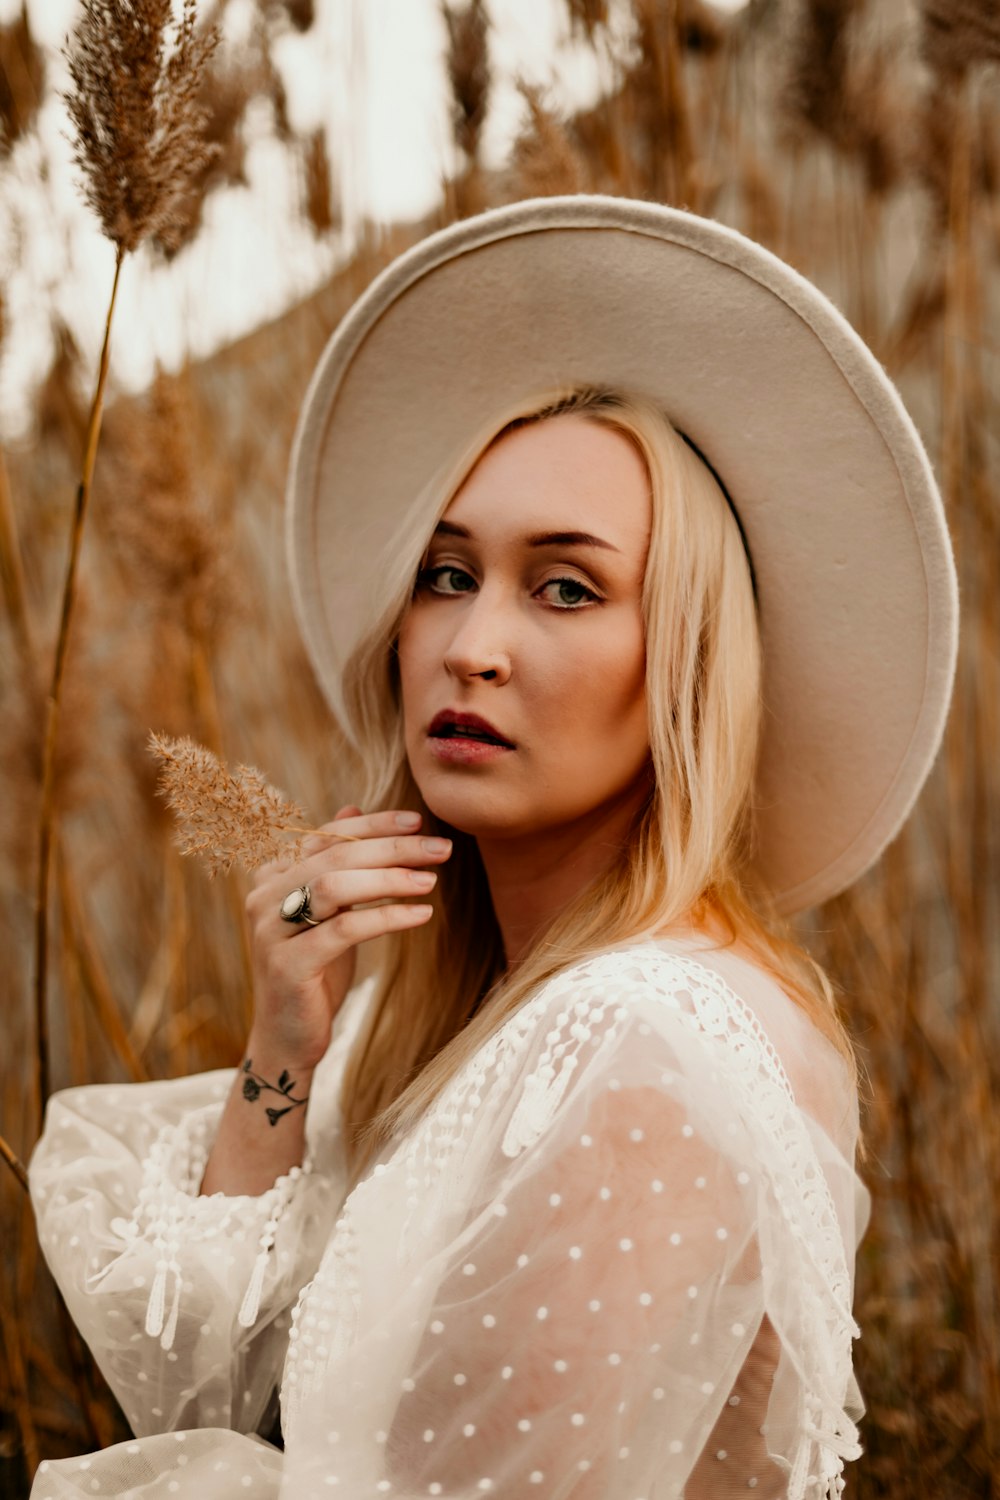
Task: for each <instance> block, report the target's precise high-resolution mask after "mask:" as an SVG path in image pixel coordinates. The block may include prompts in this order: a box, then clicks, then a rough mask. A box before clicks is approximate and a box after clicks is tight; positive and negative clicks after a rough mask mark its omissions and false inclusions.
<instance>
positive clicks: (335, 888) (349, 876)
mask: <svg viewBox="0 0 1000 1500" xmlns="http://www.w3.org/2000/svg"><path fill="white" fill-rule="evenodd" d="M436 883H437V875H436V873H435V872H434V871H433V870H414V869H404V868H400V867H398V866H396V867H394V868H389V869H383V868H381V867H377V868H375V869H360V870H333V871H327V872H326V873H324V874H322V875H320V876H318V877H317V878H316V879H315V880H311V881H310V882H309V914H310V916H312V917H313V918H315V919H316V920H317V921H320V922H325V921H328V920H329V919H330V918H331V917H333V916H335V915H336V914H337V912H339V911H341V910H343V909H344V908H346V907H350V906H359V905H361V904H362V903H364V902H368V901H389V900H393V899H395V900H397V901H398V900H400V899H401V898H403V899H405V898H406V897H408V896H422V897H424V899H425V900H426V898H427V896H428V895H429V894H430V892H431V891H432V890H433V889H434V886H435V885H436ZM280 912H281V908H280V904H279V905H278V906H277V907H276V908H275V911H274V916H273V927H274V931H275V933H276V934H277V933H278V930H279V928H283V929H284V931H283V932H282V933H281V935H282V936H283V937H293V936H294V935H295V933H296V932H298V931H300V930H301V929H300V927H299V926H298V924H293V923H290V922H286V921H284V920H283V919H282V917H281V914H280ZM307 925H308V924H307Z"/></svg>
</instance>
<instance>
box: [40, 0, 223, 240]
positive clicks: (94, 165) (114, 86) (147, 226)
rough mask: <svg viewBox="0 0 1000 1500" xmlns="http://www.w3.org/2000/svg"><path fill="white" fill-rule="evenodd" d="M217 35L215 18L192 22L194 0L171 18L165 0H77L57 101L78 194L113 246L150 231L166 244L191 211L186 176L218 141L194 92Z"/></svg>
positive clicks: (198, 170)
mask: <svg viewBox="0 0 1000 1500" xmlns="http://www.w3.org/2000/svg"><path fill="white" fill-rule="evenodd" d="M168 28H171V29H172V30H173V31H174V32H175V34H174V36H173V40H172V45H171V46H170V47H169V48H168V44H167V31H168ZM218 41H219V33H218V30H217V29H216V28H215V27H214V26H213V27H210V28H208V29H206V30H205V31H203V32H200V33H199V32H198V31H196V29H195V0H184V8H183V11H182V12H181V17H180V20H179V22H178V23H177V25H176V27H172V26H171V0H83V16H82V19H81V21H80V24H79V26H78V27H77V30H76V32H75V34H74V36H73V40H72V43H71V45H70V47H69V48H68V49H67V53H66V58H67V62H68V64H69V72H70V76H71V78H72V79H73V89H72V92H70V93H69V94H67V95H66V96H65V97H66V105H67V108H68V109H69V113H70V117H71V119H72V121H73V124H74V126H75V127H76V150H75V157H76V161H77V163H78V164H79V166H80V167H81V169H82V171H83V174H84V180H85V188H84V193H85V196H86V199H87V202H88V203H89V204H90V206H91V208H93V210H94V212H95V213H96V214H97V216H98V218H99V219H100V221H101V227H102V229H103V230H104V233H105V234H106V235H107V237H108V239H110V240H113V241H114V243H115V244H116V245H117V246H118V251H119V254H122V253H126V254H127V253H129V252H130V251H132V250H134V249H135V248H136V246H137V245H138V244H139V242H140V241H141V240H143V239H145V238H146V237H147V236H148V235H153V234H155V235H156V236H157V237H158V238H159V239H160V241H161V242H162V243H163V244H164V245H165V246H166V247H167V248H168V249H169V248H170V247H171V245H172V244H173V243H174V242H179V241H180V240H181V239H183V238H184V236H185V232H186V229H187V225H188V221H189V219H190V218H191V216H192V215H193V214H195V213H196V212H197V195H196V192H195V184H196V183H197V181H198V179H199V177H201V176H202V175H203V174H204V171H205V168H206V167H207V166H208V164H209V162H210V161H211V160H212V159H213V157H214V156H215V154H216V152H217V149H218V148H217V147H215V146H213V145H210V144H208V142H206V140H205V136H204V129H205V124H206V121H207V111H206V110H205V109H204V108H203V107H202V106H201V104H200V103H199V102H198V101H199V95H200V92H201V87H202V80H203V77H204V73H205V69H206V67H207V65H208V61H209V58H210V57H211V55H212V53H213V52H214V50H215V48H216V46H217V45H218Z"/></svg>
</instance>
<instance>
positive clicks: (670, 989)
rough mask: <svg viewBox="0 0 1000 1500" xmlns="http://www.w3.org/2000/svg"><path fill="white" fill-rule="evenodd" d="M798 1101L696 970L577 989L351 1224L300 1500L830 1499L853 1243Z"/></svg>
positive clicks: (324, 1330) (838, 1446)
mask: <svg viewBox="0 0 1000 1500" xmlns="http://www.w3.org/2000/svg"><path fill="white" fill-rule="evenodd" d="M786 1085H787V1078H785V1076H784V1074H783V1072H782V1069H781V1065H780V1062H779V1061H778V1058H777V1055H776V1053H775V1051H774V1048H773V1046H772V1045H771V1043H770V1041H769V1040H768V1038H767V1037H766V1036H765V1035H764V1033H763V1031H762V1030H761V1028H760V1026H759V1024H758V1023H757V1022H756V1021H755V1018H754V1017H753V1016H752V1015H751V1014H750V1012H749V1010H748V1009H747V1008H746V1007H743V1006H741V1002H740V1001H739V1000H738V998H737V997H736V996H735V995H734V994H733V993H732V991H730V990H728V989H727V988H726V987H725V986H724V985H722V984H716V983H714V982H713V979H712V976H711V974H710V973H708V971H707V970H705V969H704V968H702V967H701V966H699V965H697V964H690V965H687V964H686V963H685V961H683V960H678V959H675V958H673V957H666V956H665V955H663V954H657V953H655V952H654V953H650V954H648V955H640V956H639V957H638V958H633V957H632V956H629V957H628V959H627V961H625V962H624V963H623V960H622V955H610V956H608V957H607V959H603V958H602V959H601V960H598V961H595V962H593V963H592V964H589V965H586V966H577V968H576V969H575V970H573V971H567V973H566V974H564V975H560V976H558V978H557V979H556V980H555V981H553V983H552V985H551V986H549V987H548V989H547V991H545V992H543V993H542V995H541V996H540V998H539V999H538V1000H537V1001H533V1002H529V1003H528V1004H526V1006H525V1007H524V1010H523V1012H522V1013H520V1014H519V1015H517V1016H516V1017H514V1018H512V1020H511V1022H510V1023H509V1024H508V1025H507V1026H506V1027H505V1028H504V1029H503V1033H502V1034H500V1035H499V1036H498V1038H496V1039H493V1040H492V1041H491V1042H490V1043H489V1044H487V1045H486V1046H485V1047H484V1048H483V1049H482V1051H481V1053H480V1054H479V1055H478V1056H477V1059H476V1060H475V1065H474V1066H472V1067H470V1068H469V1069H468V1070H467V1071H466V1073H465V1074H464V1076H462V1077H461V1079H460V1080H457V1081H456V1083H455V1086H454V1087H452V1088H450V1089H449V1090H448V1091H446V1093H445V1094H444V1095H443V1096H442V1097H441V1099H440V1100H439V1101H438V1102H437V1104H436V1106H435V1107H434V1108H433V1109H432V1112H431V1114H430V1116H429V1117H428V1119H427V1120H426V1122H425V1123H424V1125H423V1127H422V1128H421V1129H420V1130H419V1131H418V1132H417V1133H415V1135H414V1136H413V1137H412V1138H411V1139H409V1140H408V1141H407V1142H405V1143H404V1144H403V1145H402V1146H401V1148H400V1149H399V1150H398V1151H397V1152H396V1153H395V1154H394V1155H392V1156H390V1157H389V1159H388V1160H386V1161H383V1162H380V1163H378V1164H377V1165H376V1167H375V1168H374V1170H373V1173H372V1175H371V1176H370V1177H368V1178H367V1179H366V1180H365V1181H364V1182H362V1183H361V1184H359V1186H358V1187H357V1188H356V1189H355V1191H354V1193H352V1195H351V1197H350V1198H349V1199H348V1201H347V1203H346V1204H345V1206H344V1210H343V1212H342V1214H341V1216H340V1218H339V1220H338V1224H337V1229H336V1233H335V1236H334V1239H333V1241H332V1244H331V1250H330V1253H329V1255H328V1257H327V1258H326V1259H325V1260H324V1263H323V1265H322V1266H321V1268H320V1270H319V1272H318V1274H317V1277H316V1278H315V1281H314V1283H313V1285H312V1286H311V1287H310V1288H309V1289H308V1292H307V1294H306V1295H305V1296H304V1297H303V1298H302V1299H301V1301H300V1304H299V1306H298V1308H297V1309H296V1317H295V1328H294V1330H293V1334H292V1352H291V1354H290V1357H289V1362H288V1366H287V1368H286V1376H285V1386H284V1389H283V1395H282V1401H283V1411H284V1415H285V1432H286V1455H285V1460H286V1475H285V1484H284V1487H283V1491H282V1493H283V1494H285V1493H287V1494H288V1495H289V1496H291V1495H293V1494H294V1495H295V1496H296V1497H306V1496H309V1497H312V1496H314V1495H322V1494H325V1493H328V1492H329V1490H330V1489H332V1490H333V1492H334V1493H339V1494H343V1495H350V1496H351V1500H369V1497H370V1500H378V1497H379V1496H380V1495H382V1494H389V1495H395V1496H397V1497H406V1500H415V1497H416V1496H425V1495H442V1496H448V1497H449V1500H478V1497H480V1496H482V1495H483V1494H492V1495H494V1496H495V1497H497V1500H499V1497H503V1500H524V1497H528V1496H531V1495H534V1494H539V1495H544V1496H546V1497H556V1496H558V1497H566V1500H570V1497H572V1500H622V1497H628V1500H639V1497H645V1496H652V1495H660V1494H662V1495H670V1496H680V1495H681V1494H684V1495H685V1497H687V1500H727V1497H731V1496H736V1495H745V1494H747V1493H756V1494H757V1495H759V1496H761V1497H763V1496H778V1495H781V1496H785V1495H792V1496H794V1497H795V1500H801V1497H803V1496H807V1495H808V1496H812V1497H818V1496H820V1495H822V1496H824V1497H825V1496H827V1495H831V1496H832V1495H835V1494H838V1493H839V1491H840V1489H841V1488H842V1486H843V1480H842V1478H841V1470H842V1467H843V1462H842V1461H843V1459H844V1458H845V1457H855V1456H857V1453H858V1452H859V1449H858V1447H857V1443H856V1437H857V1434H856V1430H855V1428H854V1426H853V1422H852V1420H851V1412H852V1410H854V1411H855V1412H856V1402H855V1396H856V1388H855V1387H853V1385H852V1383H851V1375H850V1339H851V1335H852V1331H854V1325H853V1321H852V1319H851V1314H850V1306H849V1283H848V1281H847V1280H845V1268H846V1266H847V1262H848V1254H847V1251H849V1252H850V1254H849V1259H850V1262H851V1264H853V1249H854V1244H853V1229H854V1227H853V1223H851V1222H849V1221H845V1222H844V1224H843V1228H844V1229H845V1230H846V1232H847V1235H848V1245H847V1247H846V1249H845V1243H844V1239H843V1237H842V1226H841V1223H840V1222H839V1221H838V1208H837V1207H836V1206H835V1205H834V1203H833V1200H832V1198H831V1196H830V1193H829V1191H828V1190H827V1187H826V1181H827V1179H826V1177H825V1175H824V1171H823V1168H822V1166H821V1164H820V1162H819V1159H818V1157H817V1155H816V1152H815V1150H814V1148H813V1145H812V1142H811V1136H810V1132H809V1130H808V1129H807V1128H806V1127H805V1125H804V1122H803V1118H802V1114H801V1111H800V1110H799V1109H798V1107H797V1105H796V1103H795V1100H794V1097H793V1096H792V1093H791V1090H790V1088H786Z"/></svg>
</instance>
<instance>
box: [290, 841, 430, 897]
mask: <svg viewBox="0 0 1000 1500" xmlns="http://www.w3.org/2000/svg"><path fill="white" fill-rule="evenodd" d="M451 851H452V844H451V840H450V839H439V838H434V837H427V836H425V835H423V834H404V833H400V834H395V835H393V836H392V837H391V838H368V839H359V840H358V841H357V842H356V843H350V844H335V845H333V846H332V847H328V848H326V849H322V850H318V851H317V852H316V853H315V854H311V855H309V857H308V858H307V859H304V860H303V861H302V863H301V864H300V865H298V866H296V868H295V869H294V870H293V871H292V878H293V880H294V879H295V877H296V876H297V875H298V876H301V879H300V880H299V884H300V885H311V884H312V883H313V882H314V881H316V880H318V879H319V878H320V876H322V875H326V874H328V873H331V872H333V871H335V870H379V869H381V870H388V869H391V868H393V867H394V866H397V865H402V866H404V867H405V868H407V869H424V868H426V867H428V866H430V867H436V866H440V865H442V864H444V863H445V862H446V860H447V859H448V858H449V857H450V855H451ZM282 880H284V881H285V882H287V873H286V874H285V875H284V876H282ZM279 883H280V882H279Z"/></svg>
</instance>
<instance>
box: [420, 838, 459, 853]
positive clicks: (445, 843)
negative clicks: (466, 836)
mask: <svg viewBox="0 0 1000 1500" xmlns="http://www.w3.org/2000/svg"><path fill="white" fill-rule="evenodd" d="M420 842H421V844H422V845H423V847H424V848H425V849H426V850H427V853H428V854H447V853H448V850H449V849H450V848H451V839H421V840H420Z"/></svg>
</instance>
